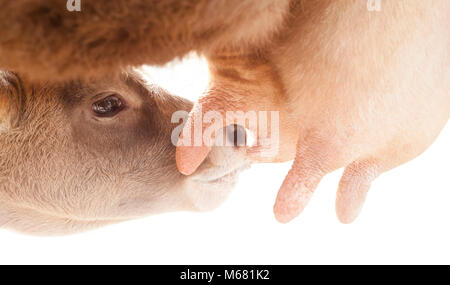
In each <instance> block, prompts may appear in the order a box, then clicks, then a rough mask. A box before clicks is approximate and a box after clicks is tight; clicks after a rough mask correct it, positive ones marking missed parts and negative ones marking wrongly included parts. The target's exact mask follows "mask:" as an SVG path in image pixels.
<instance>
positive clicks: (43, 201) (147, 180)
mask: <svg viewBox="0 0 450 285" xmlns="http://www.w3.org/2000/svg"><path fill="white" fill-rule="evenodd" d="M191 107H192V103H191V102H189V101H187V100H184V99H181V98H178V97H174V96H171V95H169V94H168V93H167V92H165V91H164V90H162V89H161V88H158V87H157V86H154V85H149V86H147V85H146V84H145V83H144V81H143V80H142V79H141V78H140V76H139V75H138V74H137V73H136V72H122V73H120V74H117V75H111V76H103V77H102V78H101V79H100V78H99V79H96V80H86V81H81V80H78V81H68V82H60V83H45V82H40V83H37V82H34V81H33V83H30V82H29V81H28V80H27V79H26V77H20V76H19V75H17V74H15V73H11V72H0V146H1V147H0V226H2V227H7V228H11V229H15V230H18V231H22V232H26V233H32V234H66V233H72V232H77V231H82V230H87V229H91V228H96V227H99V226H102V225H105V224H110V223H114V222H120V221H124V220H129V219H133V218H137V217H142V216H145V215H149V214H155V213H162V212H167V211H175V210H209V209H212V208H214V207H216V206H217V205H218V204H219V203H220V202H221V201H223V199H224V198H225V197H226V196H227V194H228V193H229V190H231V189H232V187H233V185H234V184H235V182H236V179H237V176H238V174H239V171H240V170H242V169H243V168H246V167H247V166H248V161H247V160H246V159H245V157H244V155H243V154H244V151H243V148H241V147H237V146H235V145H234V144H231V146H229V147H226V146H223V147H216V148H215V149H214V150H213V152H212V153H211V155H210V156H209V158H208V159H207V161H205V163H203V165H202V166H201V167H200V168H201V169H199V171H197V172H196V174H194V175H192V176H189V177H187V176H184V175H182V174H180V173H179V172H178V170H177V168H176V164H175V146H174V145H173V143H172V142H171V136H172V130H173V129H174V127H175V126H176V125H175V124H173V122H171V118H172V114H173V113H174V112H175V111H177V110H184V111H186V112H187V111H189V110H190V109H191ZM186 114H187V113H186ZM180 119H184V118H183V117H180ZM176 123H180V122H178V121H177V122H176Z"/></svg>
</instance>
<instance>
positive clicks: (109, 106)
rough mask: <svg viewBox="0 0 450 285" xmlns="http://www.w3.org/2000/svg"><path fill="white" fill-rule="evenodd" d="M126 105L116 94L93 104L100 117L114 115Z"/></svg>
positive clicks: (93, 108) (93, 109) (96, 113)
mask: <svg viewBox="0 0 450 285" xmlns="http://www.w3.org/2000/svg"><path fill="white" fill-rule="evenodd" d="M124 107H125V106H124V104H123V102H122V100H121V99H120V98H119V97H118V96H117V95H115V94H114V95H110V96H108V97H105V98H103V99H102V100H99V101H97V102H95V103H94V104H92V111H94V113H95V115H97V116H99V117H112V116H115V115H116V114H117V113H119V112H120V111H122V110H123V108H124Z"/></svg>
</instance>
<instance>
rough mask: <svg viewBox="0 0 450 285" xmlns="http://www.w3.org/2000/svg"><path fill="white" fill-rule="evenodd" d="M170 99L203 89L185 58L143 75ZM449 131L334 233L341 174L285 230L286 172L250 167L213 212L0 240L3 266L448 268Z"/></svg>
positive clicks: (197, 66)
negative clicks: (276, 207)
mask: <svg viewBox="0 0 450 285" xmlns="http://www.w3.org/2000/svg"><path fill="white" fill-rule="evenodd" d="M146 71H148V72H149V73H150V74H151V75H152V78H153V80H154V81H156V82H158V83H159V84H160V85H162V86H163V87H165V88H166V89H168V90H170V91H171V92H172V93H174V94H177V95H180V96H184V97H188V98H189V99H192V100H195V99H196V98H197V97H198V96H199V95H200V94H201V91H202V89H203V88H204V87H205V85H206V83H207V80H208V78H207V67H206V65H205V63H204V62H202V61H199V60H196V59H195V58H191V59H189V60H185V61H184V62H183V64H182V65H175V66H174V65H173V64H172V65H170V66H169V67H166V68H164V69H155V68H146ZM449 146H450V125H447V127H446V129H444V131H443V132H442V133H441V135H440V137H439V138H438V140H437V141H436V142H435V143H434V145H433V146H432V147H430V148H429V149H428V150H427V151H426V152H425V153H424V154H423V155H422V156H420V157H418V158H417V159H415V160H414V161H412V162H410V163H408V164H405V165H403V166H401V167H399V168H397V169H394V170H392V171H390V172H388V173H386V174H383V175H382V176H381V177H380V178H378V180H376V181H375V182H374V183H373V185H372V188H371V191H370V193H369V195H368V200H367V202H366V205H365V207H364V209H363V212H362V214H361V216H360V217H359V218H358V219H357V220H356V222H354V223H353V224H350V225H343V224H340V223H339V222H338V220H337V218H336V216H335V213H334V199H335V192H336V189H337V185H338V181H339V178H340V175H341V173H342V170H339V171H336V172H334V173H332V174H330V175H328V176H326V177H325V179H323V181H322V182H321V184H320V185H319V187H318V189H317V190H316V193H315V195H314V197H313V199H312V200H311V202H310V204H309V205H308V207H307V208H306V210H305V211H304V213H303V214H302V215H301V216H300V217H299V218H297V219H296V220H294V221H293V222H291V223H290V224H287V225H282V224H279V223H277V222H276V221H275V219H274V217H273V214H272V206H273V203H274V199H275V196H276V193H277V190H278V187H279V186H280V185H281V182H282V180H283V178H284V176H285V175H286V173H287V171H288V169H289V166H290V163H283V164H265V165H255V166H253V167H252V168H251V169H250V170H248V171H246V172H244V173H243V174H242V175H241V180H240V183H239V184H238V186H237V188H236V189H235V191H234V192H233V194H232V195H231V196H230V198H229V199H228V200H227V201H226V202H225V204H223V205H222V206H221V207H220V208H218V209H217V210H215V211H213V212H209V213H185V212H179V213H171V214H164V215H159V216H152V217H148V218H145V219H141V220H135V221H130V222H125V223H122V224H116V225H112V226H108V227H105V228H101V229H98V230H94V231H91V232H87V233H82V234H77V235H72V236H64V237H50V238H48V237H33V236H25V235H21V234H17V233H15V232H11V231H8V230H0V264H49V263H50V264H105V263H106V264H117V263H120V264H380V263H381V264H416V263H420V264H430V263H432V264H441V263H442V264H448V263H450V223H449V220H450V206H449V205H450V191H449V190H450V176H449V158H450V150H449Z"/></svg>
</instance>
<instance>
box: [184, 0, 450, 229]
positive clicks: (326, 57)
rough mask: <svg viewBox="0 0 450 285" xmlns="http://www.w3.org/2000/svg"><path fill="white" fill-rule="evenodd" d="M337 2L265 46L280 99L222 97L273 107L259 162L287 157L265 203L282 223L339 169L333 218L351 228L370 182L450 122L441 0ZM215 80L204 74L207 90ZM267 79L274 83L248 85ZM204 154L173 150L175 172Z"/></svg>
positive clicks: (445, 12)
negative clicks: (274, 123) (272, 141)
mask: <svg viewBox="0 0 450 285" xmlns="http://www.w3.org/2000/svg"><path fill="white" fill-rule="evenodd" d="M346 3H348V2H345V1H334V2H332V4H329V5H328V6H326V7H315V6H314V5H313V4H311V5H312V6H311V7H307V5H306V4H305V5H306V6H305V7H302V10H301V11H300V12H299V13H300V14H299V15H298V18H295V19H294V20H293V22H292V23H291V25H292V26H291V27H288V28H287V29H288V31H287V32H286V35H287V36H286V37H281V38H282V39H281V40H280V41H279V42H276V43H275V44H273V45H271V46H270V48H268V49H269V50H268V51H267V52H266V53H265V54H264V56H265V57H266V58H265V59H266V61H267V62H268V65H269V66H271V67H273V68H274V70H276V72H277V74H278V77H277V78H278V79H279V82H280V84H281V85H282V86H283V87H282V88H281V89H280V90H283V92H281V93H280V92H276V90H273V89H270V87H267V86H266V87H265V88H264V89H265V90H268V91H267V93H266V94H263V95H262V94H261V93H243V94H241V96H239V95H236V93H234V95H233V98H232V100H231V101H232V102H239V103H240V104H241V106H252V107H254V108H258V107H259V106H260V105H258V104H257V102H258V100H267V98H268V97H272V99H271V100H267V102H265V103H263V104H261V105H262V106H266V108H267V104H269V109H270V108H272V109H274V110H280V113H281V115H280V135H281V138H280V146H281V147H280V152H279V155H278V156H275V157H273V158H272V159H271V160H269V161H273V162H276V161H286V160H289V159H294V162H293V165H292V168H291V170H290V171H289V173H288V174H287V177H286V178H285V180H284V182H283V184H282V186H281V188H280V190H279V192H278V195H277V198H276V202H275V205H274V213H275V217H276V218H277V220H278V221H280V222H282V223H286V222H289V221H291V220H292V219H294V218H295V217H297V216H298V215H299V214H300V213H301V212H302V211H303V210H304V208H305V207H306V205H307V204H308V201H309V200H310V198H311V197H312V195H313V193H314V190H315V189H316V187H317V185H318V184H319V182H320V180H321V179H322V177H324V176H325V175H326V174H327V173H330V172H332V171H334V170H336V169H339V168H342V167H344V168H345V171H344V174H343V176H342V178H341V181H340V183H339V187H338V192H337V199H336V213H337V216H338V218H339V220H340V221H341V222H343V223H351V222H352V221H354V220H355V219H356V217H357V216H358V214H359V212H360V211H361V209H362V206H363V203H364V201H365V199H366V195H367V193H368V191H369V188H370V185H371V183H372V181H373V180H374V179H375V178H377V177H378V176H379V175H381V174H382V173H383V172H386V171H388V170H390V169H392V168H394V167H397V166H399V165H401V164H403V163H406V162H408V161H410V160H412V159H414V158H415V157H417V156H418V155H420V154H421V153H422V152H423V151H425V150H426V149H427V148H428V147H429V146H430V145H431V144H432V143H433V141H434V140H435V139H436V137H437V136H438V135H439V133H440V131H441V130H442V128H443V127H444V126H445V124H446V122H447V121H448V118H449V116H450V92H449V90H450V57H449V55H450V43H449V37H448V35H449V34H450V26H449V25H450V20H449V19H450V4H449V3H448V1H438V0H436V1H434V2H427V3H423V2H420V1H411V2H408V4H402V3H403V2H402V3H400V2H398V3H397V2H394V1H392V2H383V8H382V11H381V12H379V13H378V14H373V13H372V14H371V13H369V12H367V11H366V10H365V9H366V8H365V7H362V6H363V5H360V3H359V2H358V3H359V4H358V3H356V2H355V3H353V2H352V4H348V5H347V4H346ZM321 8H323V10H320V9H321ZM308 9H311V10H308ZM303 11H306V12H304V13H306V14H304V15H303V14H301V13H303ZM350 39H351V40H350ZM267 58H268V59H267ZM222 64H223V63H222ZM211 65H212V66H213V67H212V69H214V61H212V62H211ZM234 65H235V63H231V64H230V67H229V69H231V68H233V66H234ZM251 68H252V67H249V69H250V70H251ZM248 72H250V71H248ZM240 74H242V73H240ZM220 80H222V78H220V77H218V76H214V74H213V82H212V84H211V86H215V84H217V82H220ZM270 80H275V81H276V80H277V79H273V78H272V79H269V78H265V77H263V76H261V77H260V79H259V80H256V81H257V82H259V84H261V85H264V84H266V83H267V82H268V81H270ZM242 84H243V83H242V82H241V81H239V80H238V81H236V83H235V85H236V86H242ZM275 85H276V84H273V86H275ZM278 91H279V90H278ZM224 96H225V98H224ZM226 96H227V94H226V92H223V93H222V94H219V95H217V94H214V93H207V95H206V96H205V97H203V98H202V99H201V100H200V101H199V102H209V106H210V107H208V108H213V107H214V108H219V109H221V110H224V109H227V107H228V106H229V105H230V104H229V101H228V100H227V99H228V97H226ZM255 102H256V103H255ZM255 104H256V105H255ZM270 104H272V105H270ZM255 106H256V107H255ZM195 112H196V110H195V109H194V111H193V113H192V114H191V118H192V116H193V115H195ZM293 122H294V123H293ZM292 124H295V128H293V127H292ZM186 127H190V123H189V122H188V124H187V125H186ZM207 153H208V147H206V146H200V147H181V146H180V147H178V148H177V154H176V155H177V157H176V158H177V165H178V168H179V170H180V171H181V172H182V173H184V174H191V173H193V172H194V171H195V169H196V168H197V167H198V166H199V165H200V164H201V163H202V161H203V159H204V157H205V156H206V155H207ZM251 158H252V159H254V160H255V161H258V159H257V158H255V156H254V154H253V155H251Z"/></svg>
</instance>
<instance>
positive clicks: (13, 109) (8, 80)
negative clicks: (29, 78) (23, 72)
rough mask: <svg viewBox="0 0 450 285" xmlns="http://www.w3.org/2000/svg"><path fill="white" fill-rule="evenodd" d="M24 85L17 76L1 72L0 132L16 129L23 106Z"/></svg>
mask: <svg viewBox="0 0 450 285" xmlns="http://www.w3.org/2000/svg"><path fill="white" fill-rule="evenodd" d="M23 94H24V89H23V84H22V81H21V80H20V78H19V76H17V74H15V73H12V72H7V71H1V70H0V131H4V130H8V129H11V128H14V127H15V126H16V125H17V123H18V121H19V117H20V113H21V108H22V106H23V105H24V104H23V99H24V97H23Z"/></svg>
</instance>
